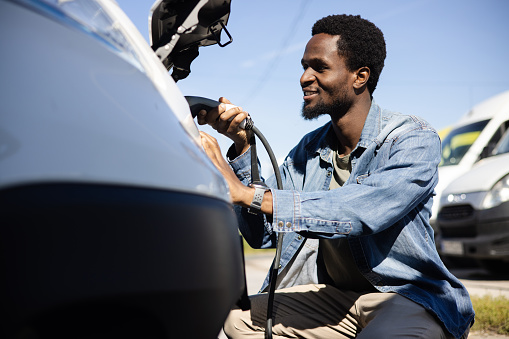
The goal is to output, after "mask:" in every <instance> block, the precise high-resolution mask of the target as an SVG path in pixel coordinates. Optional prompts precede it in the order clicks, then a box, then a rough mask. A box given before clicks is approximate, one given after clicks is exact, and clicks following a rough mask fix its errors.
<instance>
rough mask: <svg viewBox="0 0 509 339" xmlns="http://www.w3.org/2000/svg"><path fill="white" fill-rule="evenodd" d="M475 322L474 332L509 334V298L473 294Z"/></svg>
mask: <svg viewBox="0 0 509 339" xmlns="http://www.w3.org/2000/svg"><path fill="white" fill-rule="evenodd" d="M471 299H472V304H473V305H474V310H475V323H474V326H473V327H472V332H490V333H497V334H504V335H509V299H507V298H505V297H503V296H500V297H491V296H482V297H477V296H472V297H471Z"/></svg>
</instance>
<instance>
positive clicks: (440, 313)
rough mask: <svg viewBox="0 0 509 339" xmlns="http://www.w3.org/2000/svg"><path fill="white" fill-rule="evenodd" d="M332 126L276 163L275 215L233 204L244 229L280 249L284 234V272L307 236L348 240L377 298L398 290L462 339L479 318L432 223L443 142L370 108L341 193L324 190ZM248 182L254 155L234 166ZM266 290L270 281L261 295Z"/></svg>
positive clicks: (412, 120)
mask: <svg viewBox="0 0 509 339" xmlns="http://www.w3.org/2000/svg"><path fill="white" fill-rule="evenodd" d="M331 128H332V124H331V123H330V122H329V123H327V124H325V125H324V126H322V127H320V128H318V129H316V130H315V131H313V132H311V133H309V134H307V135H306V136H304V138H302V140H301V141H300V142H299V144H298V145H297V146H296V147H295V148H294V149H293V150H292V151H290V153H289V154H288V156H287V157H286V159H285V161H284V163H283V165H281V166H280V172H281V177H282V181H283V190H278V189H276V187H277V185H276V181H275V178H274V176H272V177H271V178H269V179H268V180H267V181H266V183H267V185H268V186H269V187H271V191H272V195H273V215H272V218H268V217H267V216H263V215H253V214H250V213H248V212H247V210H246V209H245V208H241V207H238V206H236V212H237V215H238V217H239V229H240V231H241V232H242V234H243V236H244V237H245V239H246V241H247V242H248V243H249V244H250V246H252V247H253V248H270V247H275V245H276V239H277V236H276V233H277V232H285V235H284V237H283V239H284V240H283V248H282V254H281V261H280V264H281V265H280V268H279V271H280V272H281V271H282V270H283V269H284V268H285V267H286V265H287V264H288V262H289V261H290V260H291V259H292V258H293V257H294V256H295V255H296V253H297V251H298V249H299V248H300V245H301V244H302V242H303V241H304V238H305V237H309V238H323V239H334V238H342V237H346V238H347V239H348V243H349V244H350V248H351V251H352V254H353V257H354V260H355V263H356V264H357V266H358V268H359V270H360V271H361V273H362V274H363V275H364V276H365V277H366V279H367V280H368V281H369V282H370V283H371V284H372V285H373V286H374V287H375V288H376V289H377V290H378V291H380V292H396V293H398V294H400V295H402V296H405V297H407V298H409V299H411V300H413V301H415V302H417V303H418V304H420V305H422V306H423V307H424V308H426V309H427V310H429V311H431V312H432V313H434V314H435V315H436V316H437V317H438V318H439V319H440V320H441V321H442V322H443V324H444V325H445V327H446V328H447V330H448V331H449V332H450V333H451V334H453V335H454V336H455V337H457V338H459V337H461V335H462V334H463V333H464V332H465V331H466V330H467V329H468V328H469V327H470V325H471V323H472V322H473V319H474V311H473V308H472V304H471V301H470V297H469V295H468V292H467V290H466V289H465V287H464V286H463V285H462V284H461V282H460V281H459V280H458V279H457V278H456V277H454V276H453V275H452V274H451V273H450V272H449V271H448V270H447V268H446V267H445V266H444V264H443V263H442V261H441V260H440V257H439V255H438V253H437V251H436V247H435V242H434V235H433V230H432V228H431V226H430V224H429V217H430V215H431V206H432V204H433V195H434V187H435V186H436V184H437V181H438V168H437V166H438V163H439V162H440V151H441V148H440V139H439V137H438V135H437V133H436V131H435V130H434V129H433V128H432V127H431V126H430V125H428V123H427V122H426V121H424V120H422V119H420V118H418V117H415V116H409V115H402V114H399V113H395V112H391V111H388V110H382V109H381V108H380V107H379V106H378V105H377V104H376V103H375V102H374V101H373V102H372V105H371V108H370V111H369V114H368V116H367V118H366V121H365V123H364V128H363V130H362V134H361V137H360V140H359V143H358V144H357V146H356V147H355V149H354V150H353V151H352V153H351V155H350V157H351V162H352V172H351V175H350V177H349V179H348V181H347V182H346V183H345V184H344V185H343V186H342V187H340V188H338V189H335V190H328V188H329V185H330V181H331V176H332V173H333V164H332V151H331V149H330V148H329V146H328V145H327V142H326V135H327V133H328V132H329V130H330V129H331ZM230 165H231V166H232V168H233V170H234V171H235V173H236V174H237V176H238V178H239V179H240V180H241V181H243V182H244V183H245V184H247V183H249V182H250V180H251V177H250V151H247V152H246V153H244V154H242V155H240V156H239V157H237V158H236V159H234V160H232V161H231V162H230ZM267 284H268V276H267V278H266V279H265V282H264V283H263V286H262V290H263V289H264V288H265V287H266V286H267Z"/></svg>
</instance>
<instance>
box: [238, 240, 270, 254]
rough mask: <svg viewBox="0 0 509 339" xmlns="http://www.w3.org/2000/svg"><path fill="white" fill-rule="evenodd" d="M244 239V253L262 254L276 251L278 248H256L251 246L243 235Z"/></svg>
mask: <svg viewBox="0 0 509 339" xmlns="http://www.w3.org/2000/svg"><path fill="white" fill-rule="evenodd" d="M242 241H243V242H244V255H249V254H260V253H276V249H274V248H269V249H263V250H260V249H254V248H252V247H251V246H249V244H248V243H247V242H246V239H244V237H242Z"/></svg>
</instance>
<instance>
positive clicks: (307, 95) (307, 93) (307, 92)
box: [302, 89, 318, 101]
mask: <svg viewBox="0 0 509 339" xmlns="http://www.w3.org/2000/svg"><path fill="white" fill-rule="evenodd" d="M302 92H303V93H304V98H303V99H304V101H308V100H311V99H313V97H315V96H317V95H318V91H317V90H314V89H303V90H302Z"/></svg>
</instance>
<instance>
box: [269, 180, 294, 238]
mask: <svg viewBox="0 0 509 339" xmlns="http://www.w3.org/2000/svg"><path fill="white" fill-rule="evenodd" d="M271 191H272V206H273V214H272V229H273V230H274V231H275V232H298V231H300V230H301V225H300V220H301V215H300V206H301V203H300V194H299V192H297V191H285V190H271Z"/></svg>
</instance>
